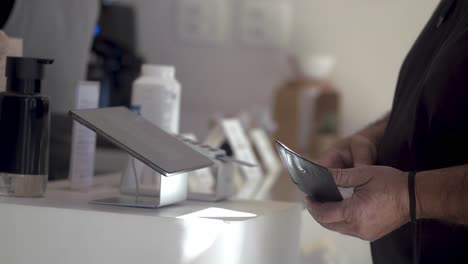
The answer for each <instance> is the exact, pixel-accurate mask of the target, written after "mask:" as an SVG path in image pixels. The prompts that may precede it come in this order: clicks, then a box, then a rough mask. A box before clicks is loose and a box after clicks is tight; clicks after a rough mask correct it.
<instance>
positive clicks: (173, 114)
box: [121, 64, 187, 206]
mask: <svg viewBox="0 0 468 264" xmlns="http://www.w3.org/2000/svg"><path fill="white" fill-rule="evenodd" d="M180 94H181V86H180V84H179V82H178V81H177V80H176V79H175V68H174V67H173V66H162V65H149V64H145V65H143V67H142V71H141V76H140V77H139V78H138V79H136V80H135V81H134V82H133V88H132V109H133V110H134V111H136V112H138V113H140V114H141V115H142V116H143V117H144V118H145V119H147V120H149V121H150V122H151V123H153V124H154V125H156V126H158V127H160V128H161V129H163V130H164V131H166V132H168V133H171V134H177V133H178V132H179V120H180ZM133 162H134V163H133ZM134 171H136V173H137V176H138V179H139V184H138V186H139V187H138V188H136V186H135V174H134ZM137 189H138V190H137ZM121 191H122V193H124V194H128V195H134V194H136V192H137V191H138V194H140V195H143V196H152V197H157V198H158V199H157V201H158V203H159V204H158V206H164V205H168V204H173V203H177V202H180V201H183V200H185V199H186V197H187V174H181V175H175V176H170V177H164V176H161V175H160V174H159V173H157V172H155V171H154V170H152V169H151V168H149V167H148V166H146V165H144V164H143V163H141V162H140V161H138V160H136V159H134V158H133V157H131V156H129V161H128V164H127V169H126V170H125V171H124V175H123V177H122V183H121Z"/></svg>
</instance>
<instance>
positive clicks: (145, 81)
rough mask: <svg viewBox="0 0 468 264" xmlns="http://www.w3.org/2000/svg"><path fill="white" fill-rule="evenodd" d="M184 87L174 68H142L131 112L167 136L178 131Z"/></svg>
mask: <svg viewBox="0 0 468 264" xmlns="http://www.w3.org/2000/svg"><path fill="white" fill-rule="evenodd" d="M180 93H181V87H180V84H179V82H178V81H177V80H176V79H175V68H174V67H173V66H162V65H149V64H145V65H143V67H142V71H141V76H140V77H139V78H138V79H136V80H135V82H134V83H133V89H132V109H134V110H136V111H138V112H139V113H140V114H141V115H142V116H143V117H144V118H146V119H148V120H149V121H151V122H152V123H153V124H155V125H157V126H158V127H160V128H162V129H163V130H165V131H166V132H168V133H173V134H177V133H178V132H179V120H180Z"/></svg>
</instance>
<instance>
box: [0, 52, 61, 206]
mask: <svg viewBox="0 0 468 264" xmlns="http://www.w3.org/2000/svg"><path fill="white" fill-rule="evenodd" d="M52 62H53V61H52V60H46V59H35V58H19V57H18V58H16V57H8V58H7V64H6V71H5V73H6V74H5V75H6V77H7V90H6V92H2V93H0V194H3V195H10V196H20V197H40V196H42V195H43V194H44V193H45V191H46V186H47V178H48V163H49V127H50V124H49V122H50V121H49V120H50V113H49V98H48V97H46V96H43V95H41V80H42V78H43V75H44V69H43V68H44V65H45V64H51V63H52Z"/></svg>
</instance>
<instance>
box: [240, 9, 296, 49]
mask: <svg viewBox="0 0 468 264" xmlns="http://www.w3.org/2000/svg"><path fill="white" fill-rule="evenodd" d="M241 12H242V14H241V37H242V41H243V42H244V43H245V44H247V45H257V46H275V47H285V46H286V45H288V44H289V40H290V38H291V26H292V12H293V8H292V5H291V2H290V1H289V0H276V1H267V0H244V2H243V6H242V11H241Z"/></svg>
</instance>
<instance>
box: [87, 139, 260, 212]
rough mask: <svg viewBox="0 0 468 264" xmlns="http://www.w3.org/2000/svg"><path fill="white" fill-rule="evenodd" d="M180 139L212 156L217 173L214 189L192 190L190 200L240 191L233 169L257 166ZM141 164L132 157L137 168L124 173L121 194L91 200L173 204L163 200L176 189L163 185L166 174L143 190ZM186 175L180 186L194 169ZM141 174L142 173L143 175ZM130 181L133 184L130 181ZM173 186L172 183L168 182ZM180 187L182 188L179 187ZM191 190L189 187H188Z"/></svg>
mask: <svg viewBox="0 0 468 264" xmlns="http://www.w3.org/2000/svg"><path fill="white" fill-rule="evenodd" d="M178 138H179V140H181V141H183V142H185V143H186V144H187V145H188V146H190V147H192V148H194V149H195V150H197V151H198V152H200V153H202V154H203V155H205V156H206V157H208V158H210V159H211V160H212V161H213V162H214V164H215V165H213V166H212V167H210V169H211V170H212V172H213V174H214V175H215V179H214V180H215V186H214V188H213V192H211V193H193V192H192V193H189V194H188V198H189V199H190V200H198V201H220V200H224V199H227V198H229V197H231V196H233V195H234V194H235V192H236V189H235V186H234V183H233V173H234V170H235V168H236V167H237V166H250V167H253V166H256V165H254V164H249V163H246V162H243V161H238V160H235V159H232V158H230V157H228V156H226V152H225V151H224V150H221V149H215V148H211V147H209V146H206V145H200V144H199V143H198V142H196V141H193V140H189V139H184V138H182V137H178ZM136 167H137V165H136V162H135V158H132V159H131V169H132V171H133V175H134V177H133V178H126V177H125V176H124V175H125V174H124V175H123V176H122V178H121V183H120V186H121V188H120V189H121V195H120V196H117V197H111V198H105V199H99V200H94V201H91V202H90V203H92V204H101V205H113V206H125V207H137V208H158V207H161V206H165V205H169V204H171V203H162V201H161V195H165V194H164V192H166V193H167V192H169V193H170V192H173V191H174V190H168V189H167V188H166V189H163V188H164V185H163V184H161V180H164V178H163V177H165V176H159V177H156V176H155V177H156V178H157V179H156V180H158V179H159V183H158V182H156V183H155V185H154V186H155V188H154V189H153V190H150V193H149V194H148V191H146V192H145V193H142V190H141V186H140V177H139V175H138V170H137V168H136ZM184 174H186V175H185V176H186V177H183V178H182V179H181V180H182V181H183V180H184V179H185V182H180V184H177V186H178V187H177V188H181V186H185V188H186V187H187V182H186V179H187V176H188V177H190V176H191V172H188V173H184ZM140 176H141V175H140ZM175 177H177V175H176V176H169V178H171V179H174V178H175ZM129 182H130V184H129ZM129 186H130V188H129ZM167 187H171V186H167ZM179 191H180V190H179ZM185 192H186V193H187V191H186V190H185ZM169 195H170V194H169Z"/></svg>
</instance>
